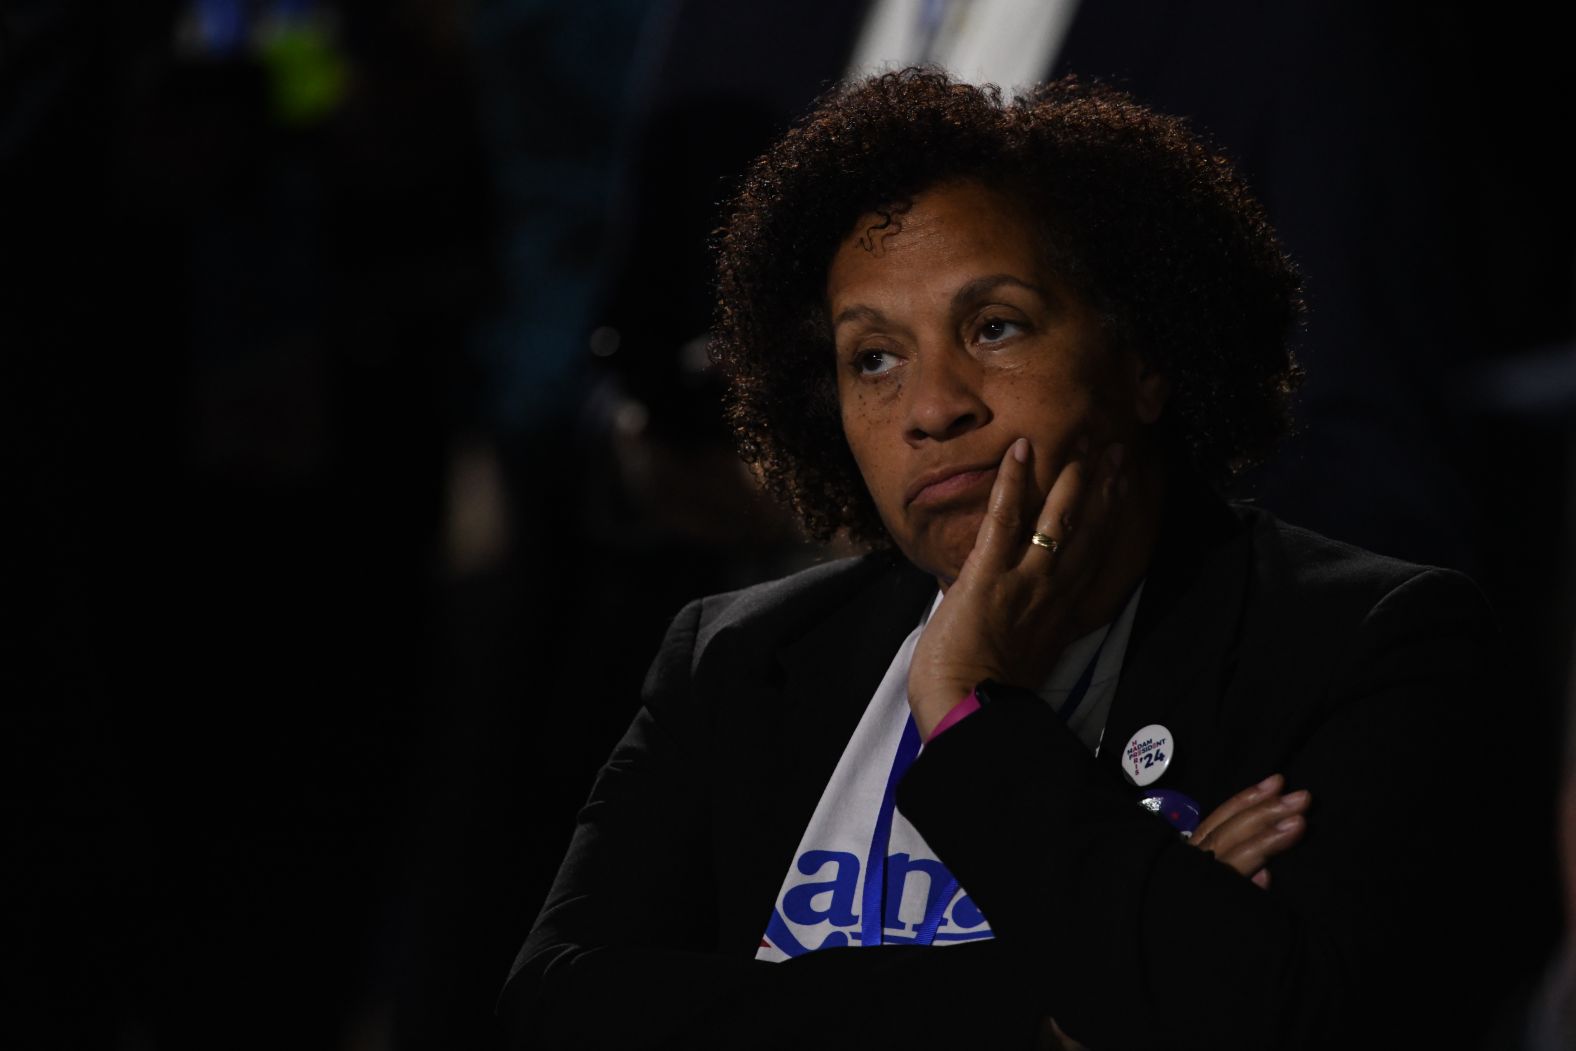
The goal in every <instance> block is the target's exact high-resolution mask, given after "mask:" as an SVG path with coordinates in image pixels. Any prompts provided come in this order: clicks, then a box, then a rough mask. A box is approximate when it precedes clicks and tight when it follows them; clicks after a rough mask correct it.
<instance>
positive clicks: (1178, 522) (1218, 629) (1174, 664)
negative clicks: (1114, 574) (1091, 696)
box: [1100, 480, 1252, 806]
mask: <svg viewBox="0 0 1576 1051" xmlns="http://www.w3.org/2000/svg"><path fill="white" fill-rule="evenodd" d="M1164 514H1165V518H1164V520H1163V528H1162V533H1161V536H1162V539H1161V542H1160V546H1159V547H1158V548H1157V550H1156V552H1155V558H1154V561H1153V562H1152V564H1151V568H1150V572H1149V575H1148V577H1147V581H1146V583H1145V585H1144V593H1143V597H1142V598H1141V599H1140V602H1139V609H1138V616H1137V620H1136V622H1135V624H1134V627H1133V635H1132V638H1131V640H1130V641H1129V643H1128V649H1127V655H1126V657H1125V659H1124V660H1123V664H1122V675H1121V680H1120V682H1119V683H1118V684H1117V691H1116V697H1115V699H1114V700H1113V702H1112V705H1111V714H1110V716H1109V717H1108V719H1107V720H1106V728H1105V736H1104V738H1103V739H1102V742H1101V746H1100V763H1101V764H1102V765H1103V766H1105V767H1107V768H1108V769H1109V770H1111V771H1112V772H1113V773H1114V774H1116V776H1118V777H1122V773H1121V770H1122V752H1123V749H1124V747H1125V746H1126V744H1127V741H1128V739H1129V738H1130V737H1131V736H1132V735H1133V734H1134V733H1135V732H1137V731H1138V730H1139V729H1140V728H1142V727H1144V726H1147V725H1149V724H1150V723H1159V724H1161V725H1163V726H1165V727H1166V728H1167V729H1168V730H1170V731H1171V738H1172V759H1171V763H1170V765H1169V766H1168V767H1167V769H1166V771H1165V773H1164V774H1163V775H1162V776H1161V778H1160V779H1159V780H1158V781H1157V782H1156V787H1162V788H1176V789H1179V790H1181V791H1183V792H1185V793H1187V794H1189V795H1191V796H1192V797H1193V798H1194V799H1196V800H1198V801H1199V802H1200V803H1201V804H1202V805H1205V806H1209V805H1212V803H1211V802H1210V799H1211V798H1212V797H1213V796H1214V795H1215V794H1216V792H1217V786H1215V784H1214V777H1213V774H1214V771H1216V770H1217V769H1218V767H1219V756H1218V755H1217V754H1216V753H1217V750H1218V748H1219V746H1220V741H1221V736H1220V734H1219V732H1218V722H1219V716H1220V707H1221V702H1222V700H1223V698H1224V697H1225V694H1226V687H1227V684H1228V683H1229V682H1230V680H1231V678H1232V677H1233V675H1234V673H1235V669H1236V664H1237V647H1238V642H1239V639H1240V637H1241V635H1242V623H1241V620H1242V615H1243V610H1244V602H1245V599H1246V592H1247V582H1248V578H1249V574H1250V571H1251V568H1252V548H1251V544H1250V543H1249V534H1248V532H1247V530H1246V529H1245V528H1244V527H1243V526H1242V524H1241V523H1240V522H1239V521H1238V520H1237V517H1236V516H1235V515H1234V514H1233V513H1232V511H1231V509H1230V508H1229V507H1228V506H1227V505H1226V504H1225V503H1224V502H1223V501H1222V500H1220V499H1219V498H1218V497H1217V496H1215V494H1214V493H1212V492H1210V491H1209V490H1208V489H1207V488H1205V487H1204V486H1203V485H1202V483H1199V482H1196V481H1191V480H1190V481H1189V483H1187V484H1178V485H1177V486H1174V487H1173V492H1172V495H1171V496H1169V497H1168V500H1167V506H1166V509H1165V512H1164ZM1123 780H1124V783H1125V778H1124V779H1123ZM1237 787H1238V788H1242V787H1246V786H1242V785H1239V786H1237Z"/></svg>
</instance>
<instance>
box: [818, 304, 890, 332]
mask: <svg viewBox="0 0 1576 1051" xmlns="http://www.w3.org/2000/svg"><path fill="white" fill-rule="evenodd" d="M886 319H887V316H886V315H885V314H883V313H881V311H879V310H877V309H876V308H875V307H867V306H862V305H857V304H856V305H855V306H851V307H844V308H843V309H842V310H839V311H838V312H837V316H836V317H834V318H833V319H832V327H833V328H834V329H835V328H837V327H838V326H839V325H842V324H845V323H847V322H849V321H870V322H874V323H875V324H878V325H879V324H881V323H882V322H884V321H886Z"/></svg>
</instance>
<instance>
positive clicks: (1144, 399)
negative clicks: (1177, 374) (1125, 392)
mask: <svg viewBox="0 0 1576 1051" xmlns="http://www.w3.org/2000/svg"><path fill="white" fill-rule="evenodd" d="M1170 397H1171V381H1170V380H1168V379H1166V378H1165V377H1164V376H1163V375H1161V374H1160V372H1159V371H1157V370H1156V369H1155V368H1154V367H1153V366H1152V365H1150V364H1149V362H1147V361H1145V360H1144V359H1143V358H1142V357H1140V356H1138V355H1134V356H1133V415H1134V416H1136V417H1138V420H1139V422H1141V423H1146V424H1152V423H1155V422H1156V421H1158V420H1159V419H1160V414H1161V413H1162V412H1163V411H1164V410H1165V407H1166V400H1167V399H1168V398H1170Z"/></svg>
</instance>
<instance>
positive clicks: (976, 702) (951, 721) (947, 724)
mask: <svg viewBox="0 0 1576 1051" xmlns="http://www.w3.org/2000/svg"><path fill="white" fill-rule="evenodd" d="M979 710H980V699H979V698H978V697H976V696H974V691H973V690H970V691H969V695H968V696H967V697H965V698H963V700H961V701H959V702H958V703H957V704H954V705H953V706H952V708H951V710H949V711H948V712H947V714H946V715H943V716H942V717H941V721H940V722H939V723H937V724H936V728H935V729H934V730H932V731H930V736H929V737H927V738H925V740H926V742H927V743H928V742H930V741H934V740H935V739H936V738H938V737H940V736H941V735H942V734H943V733H945V732H946V731H948V730H950V729H952V728H953V727H954V726H956V725H957V724H958V723H961V722H962V721H963V720H964V719H966V718H968V717H969V716H970V715H973V714H974V713H975V712H977V711H979Z"/></svg>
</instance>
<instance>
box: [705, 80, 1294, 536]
mask: <svg viewBox="0 0 1576 1051" xmlns="http://www.w3.org/2000/svg"><path fill="white" fill-rule="evenodd" d="M960 180H974V181H977V182H979V183H982V184H984V185H986V186H987V187H989V188H991V189H993V190H995V191H997V192H1001V193H1003V194H1005V195H1006V196H1007V198H1008V199H1009V200H1012V201H1014V202H1015V203H1016V204H1018V205H1020V206H1021V207H1022V208H1023V210H1024V214H1027V215H1034V216H1037V217H1040V218H1039V219H1038V220H1037V223H1038V225H1041V226H1042V227H1043V229H1042V231H1041V232H1042V233H1043V236H1042V237H1041V242H1042V244H1043V246H1044V250H1045V253H1046V261H1047V265H1049V266H1050V267H1052V268H1053V270H1054V271H1055V273H1056V274H1057V276H1059V277H1061V278H1062V279H1063V280H1065V281H1067V282H1068V283H1069V284H1070V285H1071V286H1072V287H1073V288H1074V289H1075V290H1076V291H1077V292H1078V293H1079V294H1080V295H1082V296H1083V297H1084V298H1085V300H1086V301H1087V302H1088V303H1090V304H1091V305H1092V306H1093V308H1094V310H1095V312H1096V314H1097V316H1098V317H1099V319H1100V323H1101V326H1102V329H1103V331H1104V333H1105V336H1106V338H1107V339H1108V340H1110V342H1111V345H1112V346H1114V347H1117V348H1125V349H1131V350H1133V351H1135V352H1136V353H1138V354H1139V355H1140V356H1141V357H1142V358H1143V360H1145V361H1146V362H1147V363H1148V364H1149V365H1150V366H1151V367H1153V368H1155V369H1156V370H1158V371H1159V372H1160V373H1161V374H1162V375H1164V376H1165V377H1166V378H1167V379H1168V380H1169V382H1170V385H1171V394H1170V398H1169V401H1168V402H1167V406H1166V410H1165V414H1164V416H1163V417H1162V419H1161V423H1160V428H1161V433H1162V435H1163V436H1164V438H1165V440H1166V441H1168V442H1169V443H1171V444H1172V445H1173V446H1174V447H1175V448H1176V449H1177V450H1179V451H1181V452H1182V453H1183V454H1184V455H1185V456H1186V457H1187V458H1188V459H1189V460H1190V461H1191V463H1192V464H1193V467H1194V468H1195V469H1196V470H1197V471H1198V472H1199V473H1200V474H1201V475H1203V476H1204V477H1205V478H1206V479H1208V480H1210V481H1211V482H1213V483H1216V484H1224V483H1225V482H1227V481H1229V480H1230V478H1231V477H1232V476H1233V475H1234V474H1235V473H1236V472H1237V471H1239V470H1241V469H1242V468H1244V467H1247V466H1250V465H1252V464H1254V463H1257V462H1259V461H1261V460H1262V459H1263V458H1264V457H1265V456H1267V455H1268V454H1269V453H1270V452H1271V451H1272V450H1273V448H1274V447H1275V445H1276V444H1277V443H1278V442H1279V440H1280V439H1281V438H1282V437H1283V436H1284V435H1285V434H1286V432H1287V431H1288V430H1289V428H1290V410H1289V404H1290V397H1291V393H1292V391H1293V390H1294V389H1295V387H1296V384H1297V382H1298V381H1299V380H1300V378H1301V371H1300V369H1299V367H1298V366H1297V363H1296V361H1295V360H1294V358H1293V356H1292V353H1291V349H1290V346H1289V341H1290V337H1291V335H1292V333H1293V331H1294V329H1295V327H1296V326H1297V324H1298V323H1299V322H1300V320H1301V316H1302V311H1303V303H1302V295H1301V281H1300V278H1299V276H1298V274H1297V271H1296V270H1295V268H1294V267H1293V266H1292V264H1291V262H1290V260H1289V259H1287V257H1286V255H1285V253H1284V252H1283V251H1282V250H1281V247H1280V245H1279V244H1278V243H1277V241H1276V239H1275V235H1274V232H1273V231H1272V230H1271V229H1270V227H1269V223H1268V222H1267V220H1266V218H1265V215H1264V211H1263V209H1262V208H1261V207H1260V206H1259V204H1258V203H1257V202H1256V201H1255V200H1253V198H1252V197H1250V196H1249V194H1248V192H1247V189H1246V188H1245V187H1244V185H1243V184H1242V182H1241V181H1240V180H1239V179H1238V178H1237V176H1236V174H1235V173H1234V172H1233V170H1232V168H1231V166H1230V165H1229V164H1228V162H1227V161H1226V160H1225V159H1224V158H1222V157H1221V156H1219V155H1218V153H1216V152H1214V151H1213V150H1211V149H1210V148H1209V147H1208V146H1207V145H1206V144H1205V143H1204V142H1203V141H1201V140H1200V139H1199V138H1198V137H1197V136H1196V135H1194V134H1193V133H1192V132H1191V131H1190V130H1189V129H1188V127H1187V125H1186V123H1185V122H1184V121H1183V120H1181V119H1180V118H1177V117H1171V116H1166V115H1163V114H1159V113H1155V112H1153V111H1152V110H1149V109H1146V108H1145V107H1143V106H1142V105H1140V104H1139V103H1137V102H1136V101H1134V100H1133V99H1132V98H1131V97H1130V96H1129V95H1127V94H1124V93H1122V92H1120V91H1117V90H1115V89H1112V88H1108V87H1104V86H1101V85H1097V84H1086V83H1082V82H1080V81H1078V80H1076V79H1075V78H1071V77H1069V78H1064V79H1062V80H1059V81H1056V82H1053V83H1050V84H1047V85H1044V86H1043V87H1040V88H1038V89H1037V90H1035V91H1033V92H1032V93H1030V94H1027V95H1024V96H1022V97H1020V98H1017V99H1015V100H1014V101H1012V102H1010V103H1007V104H1004V103H1003V102H1002V99H1001V94H1000V92H999V91H998V90H997V89H996V88H994V87H974V86H972V85H969V84H961V83H958V82H956V81H954V80H953V79H952V78H950V77H949V76H947V75H946V74H944V73H940V72H936V71H931V70H921V69H907V70H902V71H900V72H895V73H887V74H884V75H881V76H877V77H872V78H870V79H867V80H863V81H859V82H856V83H852V84H848V85H844V86H841V87H838V88H835V89H833V90H832V91H831V92H829V93H828V94H826V95H824V96H823V97H822V98H821V99H820V100H819V101H818V102H817V103H816V105H815V107H814V108H813V109H812V110H811V111H810V113H809V114H808V115H807V116H806V117H805V118H804V119H803V120H802V121H801V122H800V123H799V124H798V125H796V126H795V127H794V128H793V129H792V130H791V131H789V132H788V133H787V134H786V135H785V136H784V137H783V138H782V139H781V140H780V141H779V142H778V143H777V144H776V145H775V146H773V147H772V148H771V149H770V150H769V151H768V152H767V153H766V154H765V155H764V156H762V157H761V158H760V159H758V160H757V161H756V162H755V164H754V166H753V167H752V168H751V169H750V171H749V173H748V175H747V177H746V179H745V181H744V183H743V186H742V188H741V189H740V190H739V192H738V194H737V195H736V196H735V197H734V199H733V201H732V202H731V205H730V207H729V209H728V212H727V218H726V220H725V222H724V225H723V226H722V228H721V229H720V230H718V231H717V233H716V235H715V236H714V238H713V248H714V251H715V253H716V257H717V316H716V322H715V325H714V328H713V333H712V343H711V353H712V357H713V360H714V361H715V362H716V363H717V365H718V366H719V368H720V369H721V371H722V374H723V377H724V378H725V380H726V381H727V384H728V392H729V395H728V419H729V422H730V424H731V426H732V428H733V431H734V435H735V437H736V439H737V442H738V447H739V452H740V455H741V456H743V458H744V460H745V462H746V463H748V464H750V465H751V466H752V467H754V468H755V469H756V470H757V471H758V472H759V474H760V476H761V477H762V479H763V481H764V482H765V484H766V485H767V487H768V489H770V490H771V491H773V492H774V493H776V494H777V495H778V496H780V497H783V498H785V499H786V500H787V501H788V502H789V503H791V504H792V506H793V507H794V508H795V510H797V512H798V514H799V517H800V520H801V521H802V523H803V524H804V527H805V529H806V530H807V532H808V533H809V534H810V535H811V536H812V537H815V538H817V539H822V540H825V539H829V538H830V537H832V536H833V535H834V534H835V533H837V532H838V531H839V530H841V529H847V530H848V532H849V534H850V535H851V536H852V537H854V538H855V539H862V540H867V541H877V542H879V541H881V540H882V539H883V538H885V536H886V534H885V531H884V529H883V527H882V525H881V521H880V518H879V517H878V515H877V513H876V508H875V505H874V503H873V501H872V500H871V498H870V495H869V493H868V492H867V491H866V489H865V486H864V483H863V481H862V480H861V478H860V474H859V470H858V467H857V466H856V465H855V463H854V458H853V455H852V453H851V452H850V451H849V449H848V444H847V442H846V440H845V439H844V436H843V430H842V423H841V417H840V414H839V411H838V403H837V386H836V372H835V352H834V349H833V343H832V336H831V327H830V323H829V320H828V318H827V316H826V313H827V311H826V275H827V268H828V266H829V265H830V263H831V259H832V257H833V255H834V254H835V253H836V251H837V248H838V246H839V245H840V244H841V243H842V242H843V240H844V239H845V238H847V237H848V236H849V235H850V234H851V233H852V232H853V227H854V224H855V222H856V221H857V220H858V219H859V218H860V217H861V216H865V215H868V214H871V213H876V214H877V215H884V216H886V217H887V219H889V220H890V219H891V218H892V217H893V216H894V215H895V214H898V213H901V212H902V211H903V210H904V209H905V208H907V207H908V206H909V205H910V204H911V203H912V201H913V199H914V198H915V197H916V196H917V195H919V194H920V193H922V192H924V191H925V190H927V189H929V188H931V187H933V186H936V185H938V184H941V183H946V182H955V181H960Z"/></svg>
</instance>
